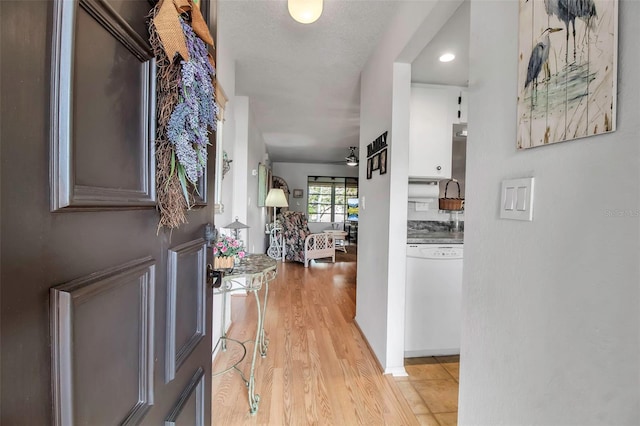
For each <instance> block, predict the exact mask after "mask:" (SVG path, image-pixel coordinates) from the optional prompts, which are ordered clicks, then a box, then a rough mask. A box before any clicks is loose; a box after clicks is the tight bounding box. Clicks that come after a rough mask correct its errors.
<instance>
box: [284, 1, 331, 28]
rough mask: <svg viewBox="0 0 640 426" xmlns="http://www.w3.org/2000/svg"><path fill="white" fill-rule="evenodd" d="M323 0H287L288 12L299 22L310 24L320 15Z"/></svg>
mask: <svg viewBox="0 0 640 426" xmlns="http://www.w3.org/2000/svg"><path fill="white" fill-rule="evenodd" d="M322 1H323V0H288V1H287V4H288V8H289V14H290V15H291V17H292V18H293V19H295V20H296V21H298V22H300V23H301V24H311V23H313V22H315V21H317V20H318V18H319V17H320V15H322Z"/></svg>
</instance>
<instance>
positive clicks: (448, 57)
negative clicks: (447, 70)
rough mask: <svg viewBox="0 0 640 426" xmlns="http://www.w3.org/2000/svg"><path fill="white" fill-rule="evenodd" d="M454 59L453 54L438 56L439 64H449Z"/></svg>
mask: <svg viewBox="0 0 640 426" xmlns="http://www.w3.org/2000/svg"><path fill="white" fill-rule="evenodd" d="M455 58H456V55H454V54H453V53H445V54H443V55H442V56H440V62H451V61H453V60H454V59H455Z"/></svg>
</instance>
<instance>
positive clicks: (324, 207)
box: [307, 176, 358, 222]
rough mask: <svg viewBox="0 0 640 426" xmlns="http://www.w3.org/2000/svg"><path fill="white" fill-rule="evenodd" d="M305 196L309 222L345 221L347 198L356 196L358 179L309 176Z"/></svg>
mask: <svg viewBox="0 0 640 426" xmlns="http://www.w3.org/2000/svg"><path fill="white" fill-rule="evenodd" d="M307 196H308V198H307V216H308V218H309V222H345V221H346V220H347V199H349V198H358V179H357V178H344V177H327V176H309V178H308V182H307Z"/></svg>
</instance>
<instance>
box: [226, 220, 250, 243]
mask: <svg viewBox="0 0 640 426" xmlns="http://www.w3.org/2000/svg"><path fill="white" fill-rule="evenodd" d="M223 228H224V229H231V231H232V232H233V238H235V239H236V240H238V239H239V237H240V230H241V229H249V225H245V224H244V223H242V222H240V221H239V220H238V216H236V220H235V221H233V222H231V223H230V224H228V225H227V226H223ZM247 232H249V231H247ZM248 239H249V236H248V235H247V240H248Z"/></svg>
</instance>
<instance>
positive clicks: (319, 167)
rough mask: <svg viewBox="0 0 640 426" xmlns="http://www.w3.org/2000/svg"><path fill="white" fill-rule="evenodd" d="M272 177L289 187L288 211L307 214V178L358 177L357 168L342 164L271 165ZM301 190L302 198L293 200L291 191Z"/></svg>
mask: <svg viewBox="0 0 640 426" xmlns="http://www.w3.org/2000/svg"><path fill="white" fill-rule="evenodd" d="M273 175H274V176H280V177H281V178H282V179H284V180H285V182H287V185H288V186H289V191H291V194H290V195H289V210H293V211H296V212H304V213H306V212H307V179H308V177H309V176H332V177H334V176H335V177H358V167H348V166H346V165H344V164H316V163H277V162H276V163H273ZM294 189H302V198H293V190H294Z"/></svg>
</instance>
